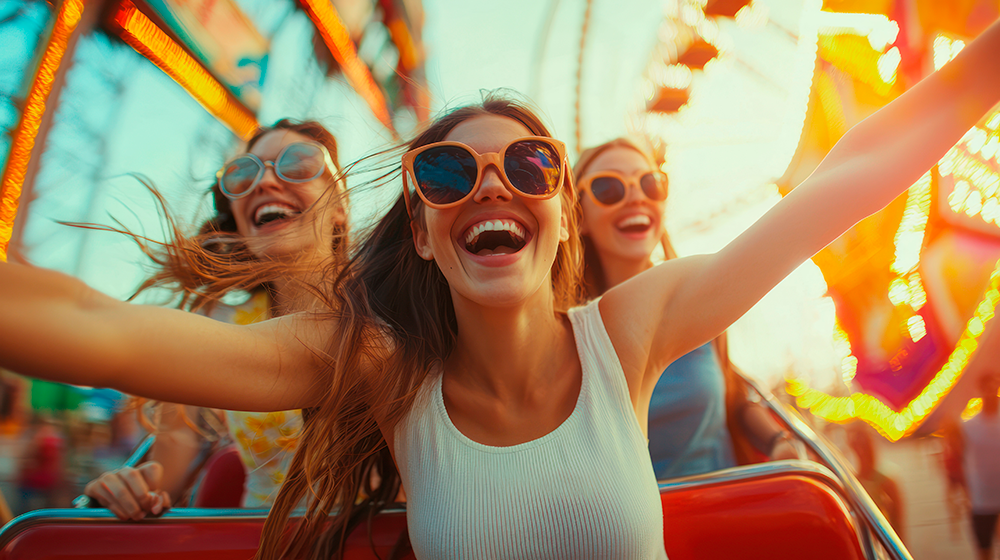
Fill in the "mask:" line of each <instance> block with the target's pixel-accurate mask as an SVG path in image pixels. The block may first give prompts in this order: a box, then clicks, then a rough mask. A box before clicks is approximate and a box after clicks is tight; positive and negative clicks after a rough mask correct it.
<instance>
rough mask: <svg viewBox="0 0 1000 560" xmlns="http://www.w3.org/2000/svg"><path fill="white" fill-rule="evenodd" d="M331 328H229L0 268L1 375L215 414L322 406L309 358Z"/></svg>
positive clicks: (59, 277) (300, 321) (310, 323)
mask: <svg viewBox="0 0 1000 560" xmlns="http://www.w3.org/2000/svg"><path fill="white" fill-rule="evenodd" d="M330 324H331V323H330V322H327V321H318V320H315V319H311V318H309V317H308V316H304V315H297V316H288V317H283V318H280V319H274V320H271V321H266V322H263V323H257V324H255V325H251V326H246V327H243V326H236V325H228V324H225V323H222V322H219V321H213V320H212V319H208V318H206V317H201V316H198V315H195V314H193V313H186V312H184V311H178V310H175V309H163V308H158V307H149V306H141V305H131V304H127V303H122V302H120V301H117V300H114V299H112V298H110V297H107V296H105V295H103V294H101V293H100V292H98V291H96V290H93V289H91V288H89V287H87V286H86V285H85V284H83V283H82V282H80V281H79V280H76V279H74V278H71V277H69V276H66V275H64V274H60V273H57V272H53V271H50V270H44V269H39V268H34V267H30V266H23V265H14V264H6V263H0V367H3V368H6V369H10V370H13V371H16V372H19V373H22V374H25V375H30V376H34V377H40V378H43V379H49V380H52V381H60V382H64V383H73V384H77V385H91V386H99V387H112V388H115V389H118V390H120V391H123V392H125V393H129V394H132V395H139V396H143V397H148V398H151V399H155V400H161V401H167V402H181V403H188V404H194V405H199V406H208V407H213V408H226V409H234V410H288V409H292V408H300V407H307V406H311V405H313V404H315V403H316V401H317V399H319V398H321V396H322V391H317V390H316V387H317V386H322V381H323V379H322V377H323V375H324V374H323V373H322V372H324V371H326V370H325V369H324V368H323V367H322V365H323V364H322V361H321V360H320V359H319V358H318V357H317V355H316V354H315V353H314V352H313V351H312V349H314V348H319V349H322V348H323V340H328V339H327V338H326V336H325V335H328V334H329V333H324V332H323V331H322V329H324V328H329V325H330Z"/></svg>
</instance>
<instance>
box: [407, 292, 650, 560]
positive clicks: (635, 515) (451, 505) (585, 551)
mask: <svg viewBox="0 0 1000 560" xmlns="http://www.w3.org/2000/svg"><path fill="white" fill-rule="evenodd" d="M569 317H570V322H571V324H572V326H573V333H574V336H575V338H576V347H577V352H578V353H579V356H580V362H581V365H582V369H583V383H582V385H581V388H580V396H579V397H578V399H577V403H576V407H575V408H574V409H573V412H572V413H571V414H570V416H569V418H567V419H566V420H565V421H564V422H563V423H562V424H561V425H560V426H559V427H558V428H556V429H555V430H553V431H552V432H550V433H548V434H546V435H544V436H542V437H540V438H538V439H535V440H532V441H529V442H525V443H521V444H518V445H512V446H509V447H493V446H489V445H483V444H481V443H477V442H475V441H472V440H471V439H469V438H467V437H466V436H464V435H463V434H462V433H461V432H460V431H459V430H458V429H457V428H456V427H455V425H454V424H452V422H451V419H450V418H449V417H448V412H447V410H446V409H445V405H444V398H443V396H442V393H441V374H440V373H432V374H431V375H430V376H429V377H428V379H427V380H426V382H425V383H424V384H423V386H422V387H421V389H420V392H419V394H418V396H417V399H416V401H415V402H414V404H413V408H412V409H411V410H410V412H409V414H408V415H407V417H406V418H404V419H403V421H402V422H400V424H399V425H398V427H397V430H396V439H395V453H396V461H397V464H398V466H399V470H400V474H401V475H402V478H403V484H404V485H405V488H406V497H407V506H406V508H407V512H406V517H407V523H408V525H409V532H410V542H411V543H412V545H413V550H414V553H415V554H416V557H417V558H419V559H421V560H431V559H452V558H454V559H458V558H463V559H476V560H480V559H497V560H499V559H549V558H551V559H555V558H560V559H561V558H578V559H579V558H595V559H611V558H614V559H636V560H640V559H641V560H652V559H657V560H665V559H666V557H667V555H666V552H665V549H664V544H663V511H662V509H661V505H660V498H659V492H658V490H657V485H656V479H655V477H654V475H653V468H652V464H651V462H650V460H649V451H648V449H647V447H646V439H645V437H644V436H643V435H642V430H641V429H640V428H639V423H638V422H637V420H636V417H635V412H634V410H633V409H632V403H631V399H630V398H629V392H628V385H627V384H626V382H625V374H624V372H623V371H622V367H621V363H620V362H619V361H618V356H617V354H615V350H614V347H613V346H612V345H611V339H610V338H609V337H608V333H607V331H606V330H605V328H604V322H603V320H602V319H601V314H600V311H599V309H598V307H597V302H596V301H594V302H591V303H590V304H589V305H587V306H586V307H580V308H576V309H572V310H570V312H569Z"/></svg>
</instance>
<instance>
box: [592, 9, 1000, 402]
mask: <svg viewBox="0 0 1000 560" xmlns="http://www.w3.org/2000/svg"><path fill="white" fill-rule="evenodd" d="M998 101H1000V24H998V23H994V24H993V25H992V26H991V27H990V28H989V29H987V30H986V31H985V32H983V33H982V35H980V36H979V37H978V38H977V39H976V40H974V41H972V42H971V43H969V45H968V46H967V47H966V48H965V49H964V50H963V51H962V52H961V53H960V54H959V55H958V56H957V57H956V58H955V59H954V60H953V61H952V62H950V63H949V64H947V65H946V66H945V67H943V68H942V69H941V70H940V71H938V72H935V73H933V74H931V75H930V76H928V77H927V78H925V79H924V80H922V81H921V82H920V83H919V84H917V85H916V86H915V87H913V88H911V89H910V90H909V91H907V92H906V93H904V94H903V95H901V96H900V97H899V98H898V99H896V100H895V101H893V102H892V103H890V104H888V105H887V106H885V107H884V108H882V109H881V110H879V111H878V112H876V113H875V114H873V115H871V116H870V117H869V118H867V119H865V120H864V121H863V122H861V123H859V124H858V125H857V126H855V127H854V128H852V129H851V130H850V131H849V132H848V133H847V134H845V135H844V137H843V138H842V139H841V140H840V142H838V143H837V145H836V146H835V147H834V148H833V149H832V150H831V151H830V153H829V154H828V155H827V157H826V158H825V159H824V160H823V162H822V163H821V164H820V165H819V167H818V168H817V169H816V171H815V172H814V173H813V174H812V175H811V176H810V177H809V178H808V179H806V180H805V181H804V182H803V183H802V184H801V185H799V186H798V187H797V188H796V189H795V190H793V191H792V192H791V193H790V194H789V195H788V196H786V197H785V198H784V199H782V200H781V201H780V202H779V203H778V204H777V205H775V207H774V208H772V209H771V210H770V211H769V212H768V213H767V214H765V215H764V216H763V217H762V218H761V219H760V220H758V221H757V223H755V224H754V225H753V226H752V227H750V228H749V229H748V230H747V231H745V232H744V233H743V234H741V235H740V236H739V237H738V238H736V239H735V240H734V241H733V242H732V243H730V244H729V245H728V246H726V247H725V248H724V249H722V250H721V251H719V252H718V253H716V254H714V255H705V256H699V257H694V258H690V259H676V260H674V261H669V262H667V263H665V264H663V265H660V266H658V267H655V268H653V269H652V270H650V271H647V272H646V273H643V274H640V275H638V276H636V277H634V278H633V279H632V280H630V281H629V282H626V283H623V284H621V285H619V286H618V287H616V288H615V289H613V290H611V291H609V292H608V293H607V294H606V295H605V297H604V300H602V302H601V310H602V312H603V313H604V315H605V322H606V323H607V324H608V328H609V332H610V333H611V335H612V340H613V341H615V343H616V348H618V349H619V354H623V353H624V354H625V355H624V356H622V358H623V361H629V362H633V363H632V366H633V367H634V368H638V369H642V370H643V371H644V372H645V373H646V374H648V375H646V378H644V380H643V383H644V386H646V385H649V380H648V377H650V376H655V375H658V374H659V372H661V371H662V370H663V367H664V366H665V365H666V364H668V363H669V362H670V361H672V360H673V359H674V358H676V357H677V356H680V355H682V354H683V353H685V352H687V351H689V350H691V349H693V348H695V347H697V346H698V345H700V344H703V343H704V342H705V341H707V340H710V339H712V337H714V336H716V335H717V334H719V333H720V332H722V331H723V330H724V329H725V328H726V327H728V326H729V325H730V324H732V323H733V322H734V321H736V319H738V318H739V317H740V316H742V315H743V314H744V313H745V312H746V311H747V310H748V309H750V307H752V306H753V305H754V304H755V303H756V302H757V301H758V300H760V298H762V297H763V296H764V295H765V294H766V293H767V292H768V291H769V290H770V289H771V288H773V287H774V286H775V285H776V284H777V283H778V282H780V281H781V280H782V279H783V278H784V277H785V276H787V275H788V274H789V273H791V272H792V271H793V270H794V269H795V268H796V267H798V266H799V265H800V264H801V263H802V262H804V261H805V260H806V259H808V258H809V257H811V256H812V255H814V254H815V253H816V252H818V251H819V250H820V249H822V248H823V247H825V246H826V245H827V244H829V243H830V242H832V241H833V240H834V239H836V238H837V237H838V236H839V235H841V234H842V233H844V232H845V231H847V230H848V229H849V228H850V227H851V226H852V225H854V224H855V223H857V222H858V221H860V220H861V219H863V218H865V217H866V216H868V215H870V214H872V213H874V212H876V211H878V210H879V209H881V208H882V207H884V206H885V205H886V204H888V203H889V202H890V201H892V200H893V198H895V197H896V196H898V195H899V194H900V193H901V192H903V191H904V190H905V189H906V188H908V187H909V186H910V185H912V184H913V183H914V182H916V181H917V180H918V179H919V178H920V177H921V176H922V175H923V174H924V173H925V172H926V171H927V170H928V169H930V168H931V167H932V166H933V165H934V164H935V163H936V162H937V161H938V160H939V159H940V158H941V157H942V155H943V154H944V153H945V152H946V151H947V150H948V149H949V148H951V147H952V146H953V145H954V144H955V143H956V142H958V141H959V140H960V139H961V137H962V136H963V135H964V134H965V133H966V132H967V131H968V130H969V129H970V128H971V127H972V126H973V125H975V123H976V122H977V121H978V120H979V119H980V118H982V116H983V115H984V114H985V113H986V112H987V111H988V110H989V109H990V108H991V107H992V106H993V105H994V104H996V103H997V102H998ZM615 292H617V293H615ZM616 337H617V339H618V340H615V339H616ZM619 346H620V348H619ZM643 353H645V356H647V357H648V358H647V359H646V360H645V361H643V359H642V358H641V356H642V354H643ZM637 356H640V357H637Z"/></svg>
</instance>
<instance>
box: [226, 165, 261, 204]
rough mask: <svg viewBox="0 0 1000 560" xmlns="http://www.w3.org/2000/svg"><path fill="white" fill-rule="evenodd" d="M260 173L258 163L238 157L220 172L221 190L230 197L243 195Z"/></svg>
mask: <svg viewBox="0 0 1000 560" xmlns="http://www.w3.org/2000/svg"><path fill="white" fill-rule="evenodd" d="M258 173H260V163H258V162H257V160H255V159H253V158H252V157H247V156H243V157H238V158H236V159H234V160H233V161H231V162H229V164H228V165H226V168H225V169H223V170H222V188H223V190H224V191H225V192H226V194H229V195H231V196H240V195H242V194H245V193H246V192H247V191H249V190H250V188H251V187H253V184H254V179H256V178H257V174H258Z"/></svg>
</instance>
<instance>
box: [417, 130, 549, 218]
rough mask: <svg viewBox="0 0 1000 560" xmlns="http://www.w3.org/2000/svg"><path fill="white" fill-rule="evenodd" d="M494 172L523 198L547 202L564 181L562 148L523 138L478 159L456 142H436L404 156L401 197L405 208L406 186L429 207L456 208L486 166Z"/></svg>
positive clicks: (536, 138)
mask: <svg viewBox="0 0 1000 560" xmlns="http://www.w3.org/2000/svg"><path fill="white" fill-rule="evenodd" d="M489 165H493V166H494V167H496V168H497V171H498V173H499V175H500V179H501V181H503V183H504V186H506V187H507V189H508V190H510V191H511V192H512V193H515V194H517V195H519V196H522V197H524V198H534V199H544V198H552V197H553V196H555V195H556V193H558V192H559V187H560V185H562V183H563V180H564V178H565V176H566V169H567V166H566V146H565V145H564V144H563V143H562V142H560V141H558V140H554V139H552V138H545V137H541V136H528V137H525V138H518V139H517V140H514V141H512V142H511V143H509V144H507V145H506V146H504V147H503V148H501V149H500V151H499V152H493V153H487V154H480V153H477V152H476V151H475V150H473V149H472V148H470V147H469V146H466V145H465V144H462V143H460V142H435V143H433V144H428V145H426V146H421V147H419V148H416V149H413V150H410V151H409V152H406V154H404V155H403V196H404V197H405V199H406V210H407V212H411V214H412V211H411V208H410V206H411V205H410V188H409V181H412V182H413V184H414V186H415V187H416V188H415V190H416V192H417V196H419V197H420V199H421V200H422V201H423V202H424V204H426V205H427V206H430V207H431V208H437V209H443V208H450V207H452V206H456V205H458V204H460V203H462V202H464V201H465V200H467V199H468V198H469V197H471V196H472V195H473V194H475V192H476V191H477V190H478V189H479V185H480V184H481V183H482V179H483V173H484V172H485V170H486V167H487V166H489Z"/></svg>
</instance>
